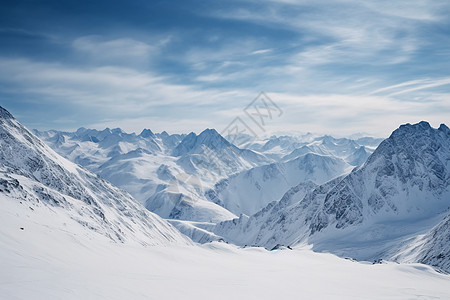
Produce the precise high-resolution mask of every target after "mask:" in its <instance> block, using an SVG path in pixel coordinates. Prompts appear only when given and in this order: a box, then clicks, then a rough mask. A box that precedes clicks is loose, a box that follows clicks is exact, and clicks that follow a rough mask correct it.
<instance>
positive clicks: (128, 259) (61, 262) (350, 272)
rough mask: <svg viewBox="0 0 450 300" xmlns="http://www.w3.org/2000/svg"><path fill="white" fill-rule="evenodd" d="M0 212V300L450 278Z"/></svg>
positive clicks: (431, 292) (376, 291)
mask: <svg viewBox="0 0 450 300" xmlns="http://www.w3.org/2000/svg"><path fill="white" fill-rule="evenodd" d="M22 210H23V211H22ZM0 213H1V215H2V218H0V244H1V245H2V247H1V248H0V270H1V271H0V295H1V296H0V298H2V299H15V300H19V299H36V300H40V299H46V300H47V299H67V300H69V299H111V300H113V299H284V298H290V299H333V300H334V299H448V298H449V297H450V277H449V276H448V275H444V274H439V273H437V272H435V271H434V270H433V269H432V268H431V267H428V266H425V265H421V264H409V265H402V264H395V263H388V264H376V265H372V264H370V263H367V264H366V263H357V262H353V261H351V260H345V259H341V258H338V257H336V256H334V255H331V254H319V253H314V252H312V251H311V250H308V249H294V250H292V251H290V250H278V251H271V252H269V251H266V250H264V249H261V248H246V249H238V248H237V247H235V246H232V245H226V244H223V243H216V242H215V243H212V244H207V245H204V246H202V247H198V246H181V245H176V246H175V245H173V246H171V247H164V246H156V247H144V246H141V245H132V244H117V243H111V242H110V241H109V240H108V239H107V238H105V237H103V236H98V237H96V238H89V236H86V235H85V234H84V233H85V231H81V232H79V233H74V232H70V231H67V230H65V228H64V227H57V226H56V227H53V226H47V225H48V223H44V224H41V223H40V222H36V221H37V220H33V219H31V218H23V217H22V214H30V212H29V210H28V208H27V207H23V208H21V209H19V210H17V213H18V214H19V215H20V216H18V215H16V213H15V212H11V211H9V210H7V211H5V208H4V206H0ZM58 216H59V214H56V217H58ZM52 219H53V218H50V220H49V222H54V224H53V225H56V224H57V221H58V220H54V221H53V220H52ZM19 225H22V226H24V228H25V230H20V229H19V228H18V226H19ZM68 226H70V224H68Z"/></svg>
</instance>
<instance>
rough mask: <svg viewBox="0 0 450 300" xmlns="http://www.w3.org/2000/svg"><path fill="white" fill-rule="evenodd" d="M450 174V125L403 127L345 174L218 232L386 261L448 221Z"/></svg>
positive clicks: (243, 240) (259, 242) (254, 241)
mask: <svg viewBox="0 0 450 300" xmlns="http://www.w3.org/2000/svg"><path fill="white" fill-rule="evenodd" d="M449 174H450V131H449V129H448V128H447V127H446V126H445V125H441V126H440V127H439V129H433V128H431V127H430V125H429V124H428V123H426V122H421V123H418V124H415V125H410V124H407V125H402V126H401V127H400V128H399V129H397V130H396V131H394V132H393V133H392V135H391V136H390V137H389V138H388V139H386V140H385V141H383V142H382V143H381V144H380V145H379V147H378V148H377V149H376V150H375V152H374V153H373V154H372V155H371V156H370V157H369V159H368V161H367V162H366V163H365V164H364V165H363V166H362V167H360V168H358V169H355V170H354V171H352V172H351V173H350V174H349V175H347V176H345V177H344V178H339V179H336V180H333V181H331V182H329V183H327V184H325V185H322V186H319V187H317V188H316V189H314V190H313V191H311V192H309V193H307V195H306V196H305V197H304V199H303V200H302V201H300V202H298V203H295V204H293V205H291V206H288V207H281V208H278V207H277V206H274V205H273V204H269V205H268V206H267V207H266V208H264V209H263V210H261V211H260V212H258V213H257V214H255V215H254V216H251V217H250V218H246V217H241V218H240V219H236V220H233V221H228V222H223V223H221V224H219V225H217V227H216V228H215V229H214V232H215V233H216V234H217V235H219V236H223V237H225V238H226V239H227V240H230V241H232V242H236V243H238V244H241V245H242V244H249V245H253V244H254V245H260V246H265V247H267V248H271V247H273V246H275V245H277V244H285V245H292V244H295V243H298V242H301V241H303V242H309V243H311V244H313V245H314V249H316V250H320V251H332V252H334V253H338V254H340V255H346V256H350V257H356V258H360V259H361V258H364V259H369V258H379V257H380V255H382V254H383V253H389V247H398V245H396V243H399V242H401V241H402V240H406V239H410V238H411V237H412V236H414V235H418V234H423V233H424V231H426V230H430V229H431V227H433V226H434V225H436V224H437V223H438V222H439V221H440V220H442V214H445V212H446V211H447V209H448V207H449V206H450V190H449V182H450V176H449ZM266 211H269V212H266ZM384 258H386V257H384ZM387 258H389V257H387ZM443 267H445V265H444V266H443Z"/></svg>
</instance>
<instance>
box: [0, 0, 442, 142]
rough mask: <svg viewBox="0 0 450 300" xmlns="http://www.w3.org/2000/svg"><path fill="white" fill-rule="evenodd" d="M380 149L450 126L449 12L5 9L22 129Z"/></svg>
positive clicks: (126, 4)
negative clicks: (261, 133)
mask: <svg viewBox="0 0 450 300" xmlns="http://www.w3.org/2000/svg"><path fill="white" fill-rule="evenodd" d="M261 91H264V92H266V93H267V95H268V96H270V98H271V99H272V100H273V101H274V102H275V103H276V104H277V105H278V106H279V107H280V108H281V109H282V111H283V114H282V116H280V117H277V118H274V119H273V120H271V122H270V124H268V125H267V127H266V128H265V130H266V132H280V131H300V132H307V131H312V132H319V133H332V134H337V135H345V134H350V133H354V132H367V133H369V134H373V135H378V136H385V135H387V134H388V133H389V132H391V131H392V130H393V129H395V128H396V127H398V125H400V124H401V123H406V122H410V123H412V122H417V121H420V120H428V121H430V122H431V123H432V125H434V126H438V125H439V124H440V123H447V125H448V124H449V123H450V2H449V1H447V0H446V1H440V0H433V1H427V0H421V1H415V0H410V1H403V0H399V1H385V0H381V1H351V0H335V1H331V0H318V1H293V0H260V1H253V0H245V1H233V0H232V1H220V2H219V1H216V2H213V1H192V0H188V1H142V0H136V1H89V2H88V1H86V2H85V1H71V0H69V1H17V0H16V1H2V9H1V10H0V105H2V106H4V107H5V108H7V109H8V110H10V111H11V112H12V113H13V114H14V115H15V116H16V118H18V119H19V120H20V121H22V122H23V123H24V124H25V125H27V126H28V127H30V128H38V129H50V128H53V129H64V130H71V129H76V128H78V127H81V126H84V127H94V128H98V129H101V128H104V127H106V126H108V127H121V128H123V129H125V130H127V131H137V132H138V131H141V130H142V129H143V128H150V129H152V130H153V131H162V130H167V131H169V132H188V131H191V130H193V131H201V130H202V129H204V128H207V127H210V128H211V127H213V128H217V129H218V130H219V131H220V129H221V128H225V127H226V126H227V124H228V123H229V122H231V121H232V120H233V119H234V118H235V117H242V118H245V114H243V108H244V107H246V106H247V105H248V104H249V103H250V102H251V101H252V100H253V99H254V98H255V97H256V96H257V95H258V94H259V92H261Z"/></svg>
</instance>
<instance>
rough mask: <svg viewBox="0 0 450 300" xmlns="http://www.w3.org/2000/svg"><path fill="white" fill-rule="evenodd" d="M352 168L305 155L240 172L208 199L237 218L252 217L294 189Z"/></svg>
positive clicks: (221, 183) (332, 159)
mask: <svg viewBox="0 0 450 300" xmlns="http://www.w3.org/2000/svg"><path fill="white" fill-rule="evenodd" d="M351 169H352V167H351V166H350V165H348V164H347V163H346V162H345V161H343V160H342V159H340V158H335V157H331V156H321V155H317V154H312V153H309V154H305V155H303V156H300V157H297V158H295V159H293V160H291V161H288V162H280V163H273V164H270V165H264V166H260V167H255V168H253V169H250V170H248V171H244V172H240V173H237V174H235V175H232V176H230V177H229V178H226V179H223V180H221V181H219V182H218V183H217V184H216V185H215V186H214V189H211V190H208V191H206V193H205V195H206V197H207V198H208V199H209V200H210V201H212V202H214V203H217V204H219V205H221V206H223V207H225V208H226V209H228V210H229V211H231V212H233V213H234V214H236V215H240V214H246V215H251V214H254V213H256V212H257V211H259V210H260V209H262V208H263V207H264V206H266V205H267V204H268V203H269V202H272V201H275V200H279V199H280V198H281V197H282V196H283V194H284V193H285V192H286V191H287V190H288V189H289V188H291V187H293V186H295V185H297V184H299V183H301V182H307V181H309V180H310V181H312V182H314V183H317V184H322V183H325V182H326V181H329V180H331V179H333V178H335V177H337V176H340V175H342V174H344V173H346V172H350V171H351Z"/></svg>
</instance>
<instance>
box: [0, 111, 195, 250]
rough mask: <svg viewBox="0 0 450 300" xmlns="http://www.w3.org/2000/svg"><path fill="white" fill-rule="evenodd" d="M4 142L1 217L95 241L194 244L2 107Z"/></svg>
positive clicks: (0, 165) (0, 130)
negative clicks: (100, 237) (102, 238)
mask: <svg viewBox="0 0 450 300" xmlns="http://www.w3.org/2000/svg"><path fill="white" fill-rule="evenodd" d="M0 137H1V139H0V199H1V201H2V205H1V206H2V208H3V211H2V214H14V215H16V216H17V215H20V218H26V219H28V220H31V221H32V223H39V224H41V225H46V226H49V227H51V228H64V230H66V231H68V232H71V233H73V234H75V235H78V234H87V235H91V236H92V238H95V236H96V235H97V236H98V234H100V235H103V236H105V237H107V238H109V239H111V240H113V241H120V242H137V243H140V244H145V245H160V244H168V243H180V244H189V243H191V242H190V241H189V239H187V238H185V237H184V236H183V235H182V234H181V233H179V232H178V230H176V229H175V228H174V227H173V226H171V225H170V224H168V223H167V222H166V221H164V220H163V219H161V218H160V217H158V216H156V215H154V214H152V213H150V212H148V211H146V210H145V208H143V207H142V206H140V205H139V204H137V203H136V202H135V201H134V199H132V198H131V196H130V195H129V194H127V193H126V192H123V191H121V190H119V189H118V188H116V187H114V186H112V185H111V184H110V183H108V182H106V181H105V180H103V179H101V178H99V177H98V176H97V175H94V174H92V173H90V172H88V171H85V170H83V169H82V168H81V167H79V166H77V165H75V164H73V163H72V162H69V161H68V160H66V159H64V158H62V157H61V156H59V155H58V154H56V153H55V152H54V151H53V150H51V149H50V148H49V147H48V146H47V145H45V144H44V143H43V142H42V141H41V140H39V139H38V138H37V137H36V136H35V135H33V134H32V133H31V132H30V131H28V130H27V129H26V128H25V127H23V126H22V125H21V124H20V123H19V122H18V121H17V120H15V119H14V118H13V117H12V116H11V115H10V114H9V113H8V112H7V111H6V110H4V109H3V108H1V107H0ZM20 218H19V219H20ZM19 224H20V221H19V222H18V223H17V226H18V228H19V227H21V226H20V225H19ZM94 233H95V234H94Z"/></svg>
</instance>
